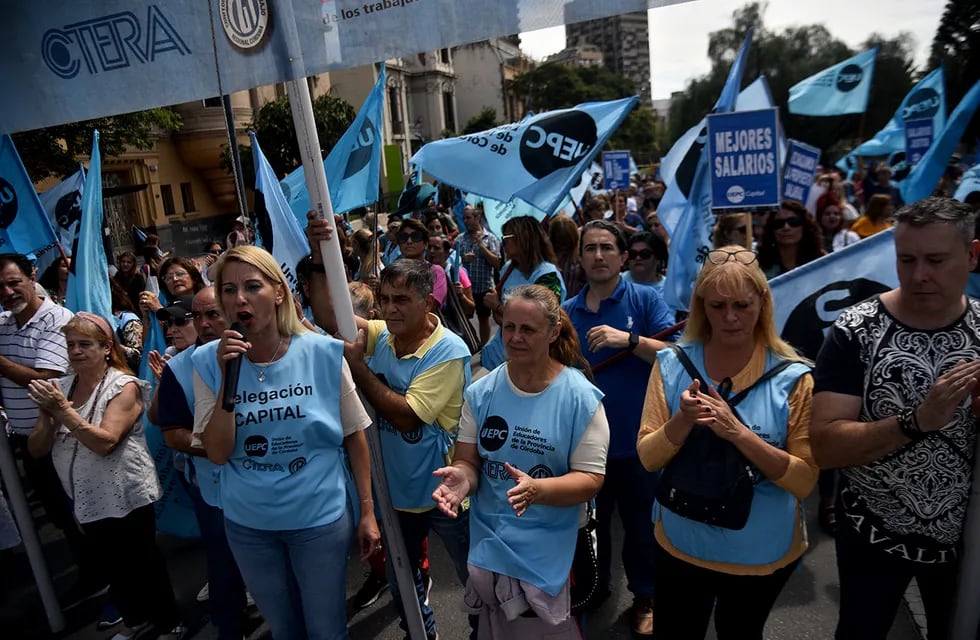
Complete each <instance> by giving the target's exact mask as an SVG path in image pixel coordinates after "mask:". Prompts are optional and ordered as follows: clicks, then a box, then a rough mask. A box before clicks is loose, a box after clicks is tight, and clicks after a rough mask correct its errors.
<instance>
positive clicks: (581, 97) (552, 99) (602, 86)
mask: <svg viewBox="0 0 980 640" xmlns="http://www.w3.org/2000/svg"><path fill="white" fill-rule="evenodd" d="M509 88H510V90H512V91H513V92H514V93H516V94H517V95H518V96H522V97H525V100H526V103H525V104H526V106H527V109H528V111H534V112H542V111H551V110H553V109H564V108H568V107H572V106H575V105H576V104H579V103H581V102H593V101H603V100H618V99H620V98H625V97H627V96H631V95H634V94H635V93H636V88H635V86H634V85H633V81H632V80H630V79H629V78H626V77H623V76H621V75H618V74H616V73H614V72H612V71H610V70H609V69H608V68H607V67H604V66H595V67H570V66H565V65H562V64H544V65H541V66H540V67H538V68H537V69H534V70H532V71H529V72H527V73H523V74H521V75H519V76H517V77H516V78H514V79H513V80H512V81H511V83H510V85H509ZM655 139H656V120H655V119H654V117H653V113H652V112H651V111H650V110H649V109H647V108H644V107H639V108H636V109H634V110H633V111H632V112H631V113H630V114H629V115H628V116H627V117H626V119H625V120H624V121H623V124H622V125H620V127H619V129H618V130H617V131H616V133H615V134H614V135H613V137H612V138H611V139H610V141H609V143H608V145H607V147H608V148H610V149H621V150H629V151H631V152H632V154H633V157H634V158H636V161H637V162H639V163H640V164H643V163H644V162H647V161H648V159H649V157H650V155H651V153H652V152H653V151H654V147H655Z"/></svg>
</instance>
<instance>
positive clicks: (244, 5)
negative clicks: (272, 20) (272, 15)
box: [218, 0, 269, 49]
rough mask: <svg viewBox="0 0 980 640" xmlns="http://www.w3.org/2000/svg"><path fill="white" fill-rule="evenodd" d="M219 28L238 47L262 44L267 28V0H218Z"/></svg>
mask: <svg viewBox="0 0 980 640" xmlns="http://www.w3.org/2000/svg"><path fill="white" fill-rule="evenodd" d="M218 17H219V18H220V19H221V28H222V29H224V31H225V35H226V36H228V39H229V40H230V41H231V43H232V44H233V45H235V46H236V47H238V48H239V49H253V48H255V47H257V46H259V45H260V44H262V39H263V37H264V36H265V34H266V32H267V31H268V30H269V3H268V1H267V0H218Z"/></svg>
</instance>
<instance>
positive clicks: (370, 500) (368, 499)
mask: <svg viewBox="0 0 980 640" xmlns="http://www.w3.org/2000/svg"><path fill="white" fill-rule="evenodd" d="M361 502H362V503H364V502H374V500H372V499H371V498H365V499H363V500H361Z"/></svg>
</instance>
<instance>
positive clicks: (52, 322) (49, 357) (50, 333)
mask: <svg viewBox="0 0 980 640" xmlns="http://www.w3.org/2000/svg"><path fill="white" fill-rule="evenodd" d="M73 315H74V314H73V313H72V312H71V311H69V310H68V309H65V308H64V307H60V306H58V305H56V304H55V303H53V302H51V300H50V299H49V298H44V299H43V300H41V306H40V307H38V309H37V311H35V312H34V315H33V316H32V317H31V319H30V320H28V321H27V322H25V323H24V326H23V327H18V326H17V319H16V318H15V317H14V312H13V311H4V312H3V313H2V314H0V355H2V356H5V357H7V358H9V359H10V360H12V361H13V362H16V363H17V364H21V365H24V366H25V367H30V368H32V369H48V370H51V371H57V372H58V373H59V374H62V375H63V374H65V373H67V372H68V371H69V369H70V366H69V364H68V348H67V347H66V346H65V334H63V333H61V327H63V326H65V325H66V324H68V321H69V320H71V319H72V316H73ZM0 392H2V393H3V406H4V408H5V409H6V410H7V418H9V420H10V430H11V432H13V433H19V434H21V435H25V436H27V435H30V433H31V431H32V430H33V429H34V423H35V422H37V416H38V414H39V410H38V408H37V405H36V404H34V402H32V401H31V399H30V398H28V397H27V388H26V387H22V386H20V385H18V384H17V383H15V382H14V381H13V380H11V379H10V378H7V377H5V376H0Z"/></svg>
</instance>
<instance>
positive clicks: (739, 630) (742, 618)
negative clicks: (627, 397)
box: [637, 245, 818, 640]
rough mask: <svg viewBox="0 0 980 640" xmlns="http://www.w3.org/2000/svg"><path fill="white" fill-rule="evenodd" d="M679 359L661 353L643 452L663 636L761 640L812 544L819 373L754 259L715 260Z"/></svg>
mask: <svg viewBox="0 0 980 640" xmlns="http://www.w3.org/2000/svg"><path fill="white" fill-rule="evenodd" d="M690 309H691V315H690V316H689V317H688V320H687V326H686V327H685V329H684V334H683V335H682V336H681V339H680V341H679V343H678V345H677V347H675V348H671V349H662V350H660V351H659V352H658V353H657V362H656V363H655V364H654V367H653V371H652V372H651V375H650V382H649V386H648V387H647V395H646V400H645V402H644V406H643V414H642V418H641V420H640V433H639V438H638V440H637V453H638V454H639V456H640V461H641V462H642V463H643V466H644V467H646V469H647V470H648V471H658V470H661V469H663V474H662V476H661V479H660V484H659V485H658V488H657V500H656V502H655V503H654V508H653V523H654V536H655V538H656V542H657V549H656V561H655V563H654V566H655V569H654V571H655V574H654V575H655V584H656V590H657V597H656V598H655V599H654V619H655V620H656V631H657V636H658V637H664V638H684V639H692V638H703V637H704V635H705V633H706V631H707V628H708V621H709V619H710V618H711V615H712V611H714V620H715V630H716V631H717V635H718V638H720V639H726V638H739V639H745V640H761V639H762V632H763V628H764V627H765V623H766V619H767V618H768V616H769V612H770V610H771V609H772V606H773V603H774V602H775V601H776V597H777V596H778V595H779V592H780V591H781V590H782V588H783V586H784V585H785V583H786V581H787V580H788V579H789V577H790V575H791V574H792V573H793V571H794V570H795V568H796V567H797V565H798V564H799V561H800V557H801V556H802V555H803V552H804V551H805V550H806V547H807V538H806V532H805V530H804V522H803V517H802V501H803V499H804V498H806V497H807V496H808V495H809V494H810V492H811V491H812V489H813V485H814V484H815V483H816V479H817V471H818V470H817V466H816V463H814V461H813V457H812V455H811V454H810V437H809V424H810V402H811V392H812V389H813V381H812V378H811V376H810V373H809V371H810V367H809V363H808V362H807V361H806V360H804V359H803V358H802V357H801V356H799V355H798V354H797V353H796V351H795V350H794V349H793V347H791V346H790V345H789V344H787V343H786V342H784V341H783V340H782V339H781V338H780V337H779V335H778V333H777V332H776V327H775V322H774V312H773V300H772V294H771V292H770V290H769V285H768V283H767V282H766V277H765V275H764V274H763V273H762V270H761V269H760V268H759V264H758V262H757V261H756V256H755V253H754V252H752V251H750V250H748V249H745V248H744V247H740V246H736V245H730V246H727V247H723V248H721V249H715V250H712V251H710V252H709V253H708V255H707V260H706V261H705V264H704V267H703V268H702V269H701V272H700V274H699V275H698V278H697V280H696V281H695V283H694V293H693V295H692V297H691V304H690Z"/></svg>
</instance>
